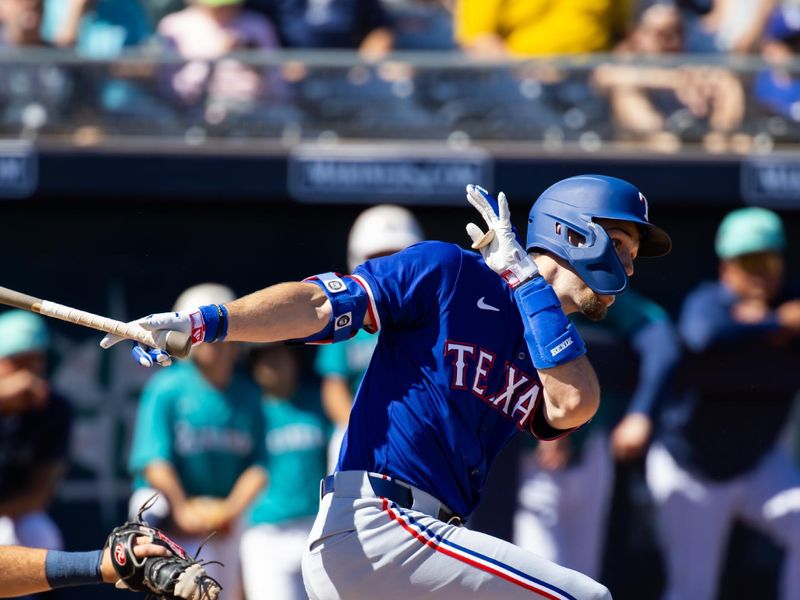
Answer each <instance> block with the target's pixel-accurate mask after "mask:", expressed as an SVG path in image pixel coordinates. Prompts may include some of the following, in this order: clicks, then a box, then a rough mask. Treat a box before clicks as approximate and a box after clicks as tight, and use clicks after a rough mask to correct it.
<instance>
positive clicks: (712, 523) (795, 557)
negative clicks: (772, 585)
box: [647, 208, 800, 600]
mask: <svg viewBox="0 0 800 600" xmlns="http://www.w3.org/2000/svg"><path fill="white" fill-rule="evenodd" d="M785 246H786V241H785V237H784V231H783V224H782V222H781V219H780V217H779V216H778V215H777V214H775V213H774V212H772V211H769V210H766V209H763V208H743V209H739V210H736V211H733V212H731V213H729V214H728V215H727V216H726V217H725V218H724V219H723V221H722V223H721V224H720V226H719V229H718V231H717V238H716V251H717V256H718V257H719V258H720V268H719V278H718V280H717V281H713V282H711V281H710V282H704V283H702V284H700V285H699V286H698V287H697V288H696V289H695V290H693V291H692V292H690V294H689V295H688V296H687V297H686V300H685V301H684V304H683V309H682V311H681V316H680V320H679V322H678V325H679V330H680V333H681V336H682V337H683V340H684V342H685V343H686V346H687V347H688V349H689V350H690V351H691V352H692V353H693V355H692V356H691V360H689V361H686V362H687V365H686V368H688V367H690V366H694V369H695V370H694V372H693V373H688V374H686V375H685V376H684V378H685V379H687V384H686V390H685V393H682V394H681V396H680V398H679V399H680V401H679V402H675V403H669V404H668V405H665V407H664V411H663V412H662V413H661V414H660V418H659V427H658V430H659V431H660V434H659V436H658V437H657V438H656V441H655V443H654V444H653V446H652V447H651V448H650V451H649V452H648V455H647V483H648V486H649V488H650V490H651V492H652V495H653V498H654V500H655V503H656V509H657V516H658V521H659V525H660V529H661V538H662V542H663V545H664V555H665V562H666V567H667V591H666V593H665V595H664V598H666V599H668V600H681V599H683V598H691V599H692V600H711V599H712V598H715V597H716V591H717V587H718V578H719V573H720V570H721V568H722V560H723V558H724V555H725V554H724V552H725V549H726V547H727V540H728V535H729V532H730V529H731V525H732V523H733V520H734V519H735V518H740V519H742V520H744V521H745V522H747V523H748V524H749V525H751V526H752V527H755V528H757V529H759V530H760V531H762V532H764V533H766V534H768V535H769V536H770V537H771V538H772V539H773V540H774V541H775V543H777V544H779V545H781V546H783V548H784V550H785V558H784V561H783V577H782V581H781V584H780V598H782V599H784V600H789V599H790V598H791V599H793V600H794V599H796V598H800V471H798V469H797V466H796V465H794V464H792V460H791V458H790V456H789V455H788V453H787V452H786V451H785V450H784V449H782V448H781V447H780V445H779V444H778V439H779V437H780V435H781V432H782V431H783V429H784V428H785V425H786V422H787V420H788V417H789V414H790V412H791V408H792V405H793V401H794V397H795V395H796V392H797V376H796V372H797V371H796V367H797V359H798V355H799V354H800V352H799V351H800V345H798V340H799V339H800V337H799V336H800V294H798V293H797V292H796V291H793V290H791V289H790V288H789V287H788V286H786V285H785V282H784V268H785V266H784V259H783V255H782V252H783V250H784V248H785Z"/></svg>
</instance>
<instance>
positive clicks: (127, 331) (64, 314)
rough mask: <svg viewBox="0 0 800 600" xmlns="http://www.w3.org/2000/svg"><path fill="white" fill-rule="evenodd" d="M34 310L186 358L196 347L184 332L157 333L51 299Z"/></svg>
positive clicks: (135, 324) (136, 324)
mask: <svg viewBox="0 0 800 600" xmlns="http://www.w3.org/2000/svg"><path fill="white" fill-rule="evenodd" d="M33 310H35V311H36V312H38V313H40V314H42V315H45V316H48V317H54V318H56V319H61V320H63V321H69V322H70V323H75V324H77V325H83V326H84V327H91V328H92V329H97V330H99V331H105V332H106V333H112V334H114V335H118V336H119V337H122V338H126V339H129V340H135V341H137V342H140V343H142V344H144V345H146V346H152V347H153V348H164V349H165V350H166V351H167V352H169V353H170V354H171V355H172V356H175V357H176V358H186V357H187V356H188V355H189V350H190V349H191V347H192V340H191V338H190V336H189V335H188V334H186V333H183V332H180V331H158V332H156V333H155V334H153V332H152V331H148V330H147V329H145V328H144V327H142V326H141V325H139V324H138V323H136V322H133V323H123V322H122V321H117V320H116V319H109V318H108V317H101V316H100V315H95V314H92V313H90V312H86V311H83V310H78V309H76V308H71V307H69V306H64V305H63V304H57V303H55V302H50V301H48V300H44V301H41V303H40V304H39V305H37V306H35V307H34V308H33Z"/></svg>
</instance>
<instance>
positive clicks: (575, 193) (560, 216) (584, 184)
mask: <svg viewBox="0 0 800 600" xmlns="http://www.w3.org/2000/svg"><path fill="white" fill-rule="evenodd" d="M647 213H648V206H647V199H646V198H645V197H644V195H643V194H642V193H641V192H640V191H639V190H638V189H636V187H634V186H633V185H631V184H630V183H628V182H627V181H623V180H622V179H617V178H616V177H607V176H605V175H578V176H577V177H570V178H568V179H564V180H562V181H559V182H558V183H555V184H553V185H551V186H550V187H549V188H547V189H546V190H545V191H544V192H543V193H542V195H541V196H539V198H538V199H537V200H536V202H534V203H533V207H531V212H530V214H529V215H528V239H527V250H529V251H530V250H532V249H539V250H547V251H549V252H552V253H553V254H555V255H556V256H559V257H561V258H562V259H564V260H565V261H567V262H568V263H569V264H570V265H572V267H573V268H574V269H575V272H576V273H577V274H578V276H579V277H580V278H581V279H583V281H584V282H585V283H586V285H588V286H589V287H590V288H591V289H592V290H594V291H595V292H597V293H598V294H619V293H621V292H623V291H625V288H626V287H627V286H628V276H627V275H626V274H625V268H624V267H623V266H622V263H621V262H620V260H619V258H618V257H617V253H616V252H615V250H614V244H613V243H612V242H611V238H610V237H609V236H608V234H607V233H606V231H605V230H604V229H603V228H602V227H601V226H600V225H598V224H597V223H596V222H595V221H596V220H597V219H616V220H619V221H629V222H631V223H636V224H637V226H638V227H639V231H640V233H641V243H640V246H639V256H663V255H664V254H666V253H667V252H669V251H670V248H671V247H672V241H671V240H670V238H669V236H668V235H667V233H666V232H665V231H664V230H663V229H661V228H659V227H656V226H655V225H653V224H651V223H650V220H649V215H648V214H647ZM570 230H571V231H572V232H574V233H577V234H579V235H578V236H575V235H573V236H572V238H573V239H572V240H570V235H569V232H570ZM579 239H580V243H578V241H577V240H579Z"/></svg>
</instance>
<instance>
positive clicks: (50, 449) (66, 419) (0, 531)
mask: <svg viewBox="0 0 800 600" xmlns="http://www.w3.org/2000/svg"><path fill="white" fill-rule="evenodd" d="M49 345H50V337H49V334H48V330H47V326H46V325H45V321H44V319H43V318H42V317H40V316H38V315H35V314H32V313H29V312H25V311H21V310H10V311H7V312H5V313H3V314H2V315H0V545H21V546H32V547H36V548H50V549H54V550H61V549H62V547H63V543H62V539H61V532H60V531H59V529H58V526H57V525H56V524H55V523H54V522H53V520H52V519H51V518H50V516H49V515H48V514H47V509H48V507H49V506H50V503H51V502H52V500H53V496H54V494H55V491H56V488H57V486H58V484H59V482H60V481H61V478H62V476H63V475H64V472H65V471H66V460H67V452H68V447H69V434H70V424H71V421H72V410H71V407H70V405H69V403H68V402H67V400H65V399H64V398H63V397H61V396H60V395H59V394H56V393H54V392H53V391H52V389H51V387H50V383H49V382H48V378H47V351H48V349H49Z"/></svg>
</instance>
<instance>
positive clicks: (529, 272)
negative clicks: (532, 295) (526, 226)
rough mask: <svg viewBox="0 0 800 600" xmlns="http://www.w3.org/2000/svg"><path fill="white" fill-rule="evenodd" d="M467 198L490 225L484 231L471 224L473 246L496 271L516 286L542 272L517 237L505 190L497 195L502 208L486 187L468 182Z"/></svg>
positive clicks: (512, 285) (507, 281) (468, 231)
mask: <svg viewBox="0 0 800 600" xmlns="http://www.w3.org/2000/svg"><path fill="white" fill-rule="evenodd" d="M467 201H468V202H469V203H470V204H471V205H472V206H474V207H475V208H476V209H477V210H478V212H479V213H480V214H481V216H482V217H483V220H484V221H486V225H487V226H488V227H489V229H488V231H487V232H486V233H483V231H482V230H481V228H480V227H478V226H477V225H475V223H469V224H468V225H467V234H468V235H469V237H470V238H471V239H472V248H473V249H475V250H480V253H481V256H483V260H484V261H485V262H486V264H487V265H488V266H489V268H490V269H492V270H493V271H494V272H495V273H497V274H498V275H500V277H502V278H503V279H505V280H506V283H508V285H509V286H511V287H512V288H516V287H517V286H519V285H520V284H522V283H524V282H526V281H527V280H528V279H530V278H531V277H535V276H536V275H538V274H539V269H538V268H537V267H536V263H535V262H533V260H532V259H531V258H530V256H528V253H527V252H526V251H525V249H524V248H523V247H522V246H521V245H520V243H519V241H517V236H516V234H515V233H514V228H513V226H512V225H511V211H510V210H509V209H508V200H506V195H505V194H504V193H503V192H500V194H499V195H498V196H497V207H498V210H497V212H495V210H494V208H493V207H492V203H493V202H494V199H493V198H492V197H491V196H490V195H489V192H487V191H486V190H485V189H483V188H482V187H479V186H477V185H468V186H467Z"/></svg>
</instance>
